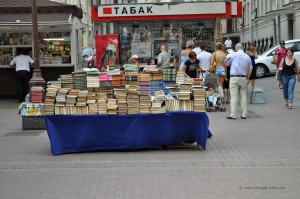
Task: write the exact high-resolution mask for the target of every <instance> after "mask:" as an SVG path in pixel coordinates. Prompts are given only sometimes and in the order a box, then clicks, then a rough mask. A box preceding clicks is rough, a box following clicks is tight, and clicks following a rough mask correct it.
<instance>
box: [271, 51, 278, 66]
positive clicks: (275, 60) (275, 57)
mask: <svg viewBox="0 0 300 199" xmlns="http://www.w3.org/2000/svg"><path fill="white" fill-rule="evenodd" d="M271 63H272V64H277V63H278V52H277V50H276V51H275V54H274V55H273V59H272V61H271Z"/></svg>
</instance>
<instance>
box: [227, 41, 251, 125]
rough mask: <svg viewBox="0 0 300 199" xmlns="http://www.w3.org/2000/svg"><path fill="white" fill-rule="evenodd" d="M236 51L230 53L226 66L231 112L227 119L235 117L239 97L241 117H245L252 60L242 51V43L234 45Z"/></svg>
mask: <svg viewBox="0 0 300 199" xmlns="http://www.w3.org/2000/svg"><path fill="white" fill-rule="evenodd" d="M235 50H236V52H234V53H232V54H231V55H230V59H229V60H228V62H227V64H226V65H227V66H230V83H229V89H230V95H231V100H230V109H231V114H230V116H229V117H226V118H227V119H234V120H235V119H236V114H237V104H238V99H239V97H241V107H242V115H241V118H242V119H247V80H248V79H249V78H250V76H251V72H252V67H253V66H252V62H251V59H250V57H249V55H247V54H246V53H245V52H244V51H243V44H241V43H238V44H236V45H235Z"/></svg>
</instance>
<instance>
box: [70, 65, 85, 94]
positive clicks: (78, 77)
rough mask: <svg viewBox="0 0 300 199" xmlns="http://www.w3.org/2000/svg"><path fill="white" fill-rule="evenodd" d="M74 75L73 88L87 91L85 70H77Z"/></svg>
mask: <svg viewBox="0 0 300 199" xmlns="http://www.w3.org/2000/svg"><path fill="white" fill-rule="evenodd" d="M72 75H73V88H76V89H79V90H86V89H87V87H86V86H87V81H86V72H85V71H84V70H83V69H77V70H75V71H74V72H72Z"/></svg>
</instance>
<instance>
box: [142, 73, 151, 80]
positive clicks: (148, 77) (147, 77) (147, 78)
mask: <svg viewBox="0 0 300 199" xmlns="http://www.w3.org/2000/svg"><path fill="white" fill-rule="evenodd" d="M150 81H151V74H150V73H140V75H139V82H150Z"/></svg>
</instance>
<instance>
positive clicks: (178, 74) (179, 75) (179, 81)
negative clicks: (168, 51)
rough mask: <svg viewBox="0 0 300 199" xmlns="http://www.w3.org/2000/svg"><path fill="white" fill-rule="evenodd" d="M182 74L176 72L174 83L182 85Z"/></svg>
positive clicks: (181, 72)
mask: <svg viewBox="0 0 300 199" xmlns="http://www.w3.org/2000/svg"><path fill="white" fill-rule="evenodd" d="M184 78H185V77H184V72H183V71H177V75H176V83H177V84H183V83H184Z"/></svg>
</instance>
